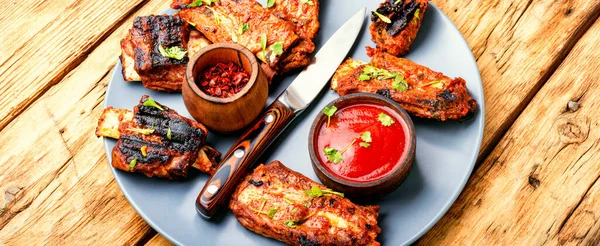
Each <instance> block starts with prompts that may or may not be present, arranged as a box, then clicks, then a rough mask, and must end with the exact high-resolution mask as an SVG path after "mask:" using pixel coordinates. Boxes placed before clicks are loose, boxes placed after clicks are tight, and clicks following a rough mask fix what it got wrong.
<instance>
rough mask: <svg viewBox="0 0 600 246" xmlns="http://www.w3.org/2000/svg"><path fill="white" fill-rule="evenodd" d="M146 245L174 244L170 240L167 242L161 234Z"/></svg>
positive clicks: (167, 245)
mask: <svg viewBox="0 0 600 246" xmlns="http://www.w3.org/2000/svg"><path fill="white" fill-rule="evenodd" d="M145 245H147V246H170V245H173V244H172V243H171V242H169V240H167V239H165V238H164V237H163V236H161V235H160V234H156V235H155V236H154V237H153V238H152V239H150V241H148V243H146V244H145Z"/></svg>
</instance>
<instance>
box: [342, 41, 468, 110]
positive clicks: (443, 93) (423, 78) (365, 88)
mask: <svg viewBox="0 0 600 246" xmlns="http://www.w3.org/2000/svg"><path fill="white" fill-rule="evenodd" d="M372 55H373V56H372V57H371V58H372V60H371V63H369V64H367V63H364V62H362V61H358V60H354V59H351V58H348V59H347V60H346V61H344V63H342V65H340V67H339V68H338V70H337V71H336V73H335V75H334V76H333V78H332V80H331V89H333V90H335V91H337V93H338V94H340V96H344V95H347V94H350V93H357V92H367V93H377V94H380V95H383V96H387V97H389V98H391V99H393V100H394V101H396V102H398V103H399V104H400V105H401V106H402V107H403V108H404V109H405V110H406V111H407V112H408V113H410V114H412V115H414V116H416V117H420V118H428V119H437V120H440V121H446V120H458V121H462V120H466V119H469V118H472V117H473V115H474V113H475V110H476V109H477V102H476V101H475V100H474V99H473V98H472V97H471V95H470V94H469V92H468V91H467V87H466V82H465V80H463V79H462V78H455V79H452V78H450V77H448V76H445V75H443V74H442V73H439V72H435V71H433V70H431V69H429V68H427V67H425V66H421V65H419V64H416V63H414V62H412V61H410V60H407V59H403V58H398V57H395V56H392V55H390V54H387V53H382V52H380V53H375V54H372Z"/></svg>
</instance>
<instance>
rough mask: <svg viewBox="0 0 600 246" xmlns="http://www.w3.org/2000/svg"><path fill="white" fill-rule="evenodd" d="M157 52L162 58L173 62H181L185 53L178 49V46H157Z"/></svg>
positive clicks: (183, 50)
mask: <svg viewBox="0 0 600 246" xmlns="http://www.w3.org/2000/svg"><path fill="white" fill-rule="evenodd" d="M158 51H159V52H160V54H161V55H162V56H164V57H168V58H173V59H175V60H181V59H183V58H185V55H186V54H187V51H186V50H185V49H182V48H180V47H179V46H173V47H171V48H166V49H165V48H164V47H163V46H162V45H159V46H158Z"/></svg>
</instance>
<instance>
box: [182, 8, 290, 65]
mask: <svg viewBox="0 0 600 246" xmlns="http://www.w3.org/2000/svg"><path fill="white" fill-rule="evenodd" d="M194 3H195V2H194V1H192V0H188V1H186V0H176V1H175V2H174V3H173V4H172V5H171V7H176V8H183V9H182V10H181V11H180V12H179V15H180V16H181V18H182V19H183V20H185V21H186V22H189V23H192V24H193V25H194V26H196V27H197V28H198V30H199V31H200V32H202V34H204V36H206V38H208V39H209V40H210V41H211V42H213V43H219V42H235V43H238V44H240V45H242V46H244V47H246V48H248V49H249V50H250V51H252V53H254V54H256V56H257V57H258V59H260V60H261V61H263V62H264V63H266V64H267V65H268V67H270V68H272V69H274V70H277V64H278V63H279V61H280V60H281V57H282V55H284V54H286V53H287V52H288V51H289V50H290V49H291V48H292V47H293V45H294V44H296V42H298V41H299V39H300V37H299V36H298V35H296V33H295V32H294V28H295V27H294V25H293V24H291V23H289V22H287V21H284V20H282V19H280V18H277V17H276V16H274V15H272V14H270V12H269V11H267V10H265V9H264V8H263V7H262V6H261V5H260V4H259V3H258V2H256V1H254V0H219V1H218V2H216V3H212V4H211V5H210V6H208V5H206V4H203V5H201V6H196V5H195V4H194ZM263 43H264V47H263Z"/></svg>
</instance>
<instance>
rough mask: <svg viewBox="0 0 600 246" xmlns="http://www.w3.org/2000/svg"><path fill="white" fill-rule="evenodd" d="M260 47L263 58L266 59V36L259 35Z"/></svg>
mask: <svg viewBox="0 0 600 246" xmlns="http://www.w3.org/2000/svg"><path fill="white" fill-rule="evenodd" d="M260 47H261V48H262V52H263V56H264V57H265V59H266V58H267V34H265V33H263V34H262V35H260Z"/></svg>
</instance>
